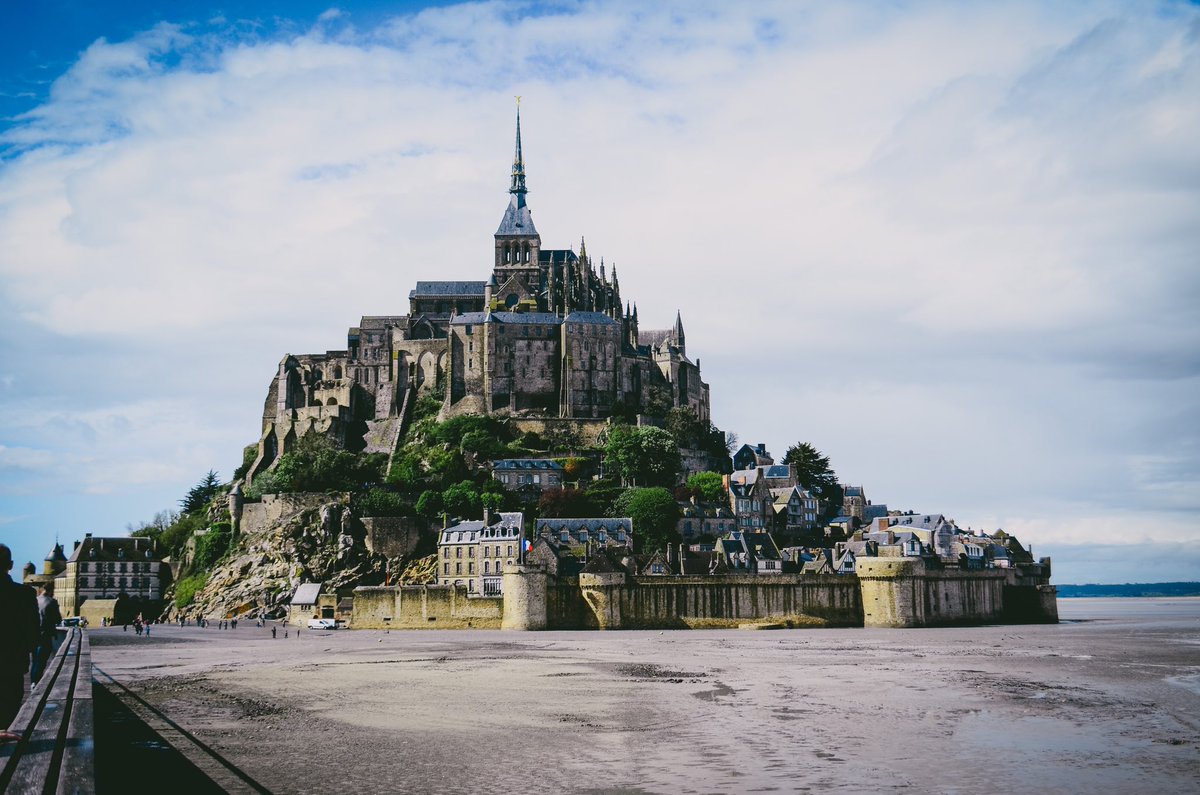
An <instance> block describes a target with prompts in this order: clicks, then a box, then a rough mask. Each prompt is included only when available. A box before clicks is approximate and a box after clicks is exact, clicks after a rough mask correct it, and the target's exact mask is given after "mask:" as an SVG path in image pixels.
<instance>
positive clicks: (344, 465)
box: [274, 433, 387, 491]
mask: <svg viewBox="0 0 1200 795" xmlns="http://www.w3.org/2000/svg"><path fill="white" fill-rule="evenodd" d="M386 465H387V456H379V455H365V456H364V455H358V454H356V453H351V452H350V451H348V450H343V449H341V448H340V447H338V446H337V445H336V444H335V443H334V442H333V441H331V440H330V439H329V437H327V436H324V435H322V434H319V433H306V434H304V435H303V436H301V437H300V440H299V441H298V442H297V443H296V446H295V447H294V448H292V449H291V450H290V451H288V452H286V453H284V454H283V455H282V456H280V458H279V464H277V465H276V467H275V470H274V474H275V483H276V487H277V488H279V489H280V490H282V491H361V490H362V489H363V488H364V487H367V486H369V485H370V484H373V483H378V482H379V480H380V478H381V477H382V475H383V468H384V467H385V466H386Z"/></svg>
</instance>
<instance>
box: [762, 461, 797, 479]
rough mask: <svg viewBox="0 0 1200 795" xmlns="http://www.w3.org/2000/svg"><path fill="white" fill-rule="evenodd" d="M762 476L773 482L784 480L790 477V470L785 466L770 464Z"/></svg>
mask: <svg viewBox="0 0 1200 795" xmlns="http://www.w3.org/2000/svg"><path fill="white" fill-rule="evenodd" d="M763 476H764V477H768V478H772V479H774V480H784V479H787V478H790V477H791V476H792V470H791V467H789V466H788V465H787V464H772V465H771V466H769V467H766V469H765V471H764V472H763Z"/></svg>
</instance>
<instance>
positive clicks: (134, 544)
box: [69, 535, 163, 562]
mask: <svg viewBox="0 0 1200 795" xmlns="http://www.w3.org/2000/svg"><path fill="white" fill-rule="evenodd" d="M147 550H149V551H150V554H149V555H148V556H147V555H146V552H147ZM161 550H162V548H161V547H159V546H158V544H156V543H155V542H153V541H152V540H151V539H148V538H140V537H124V538H100V537H96V536H91V535H88V536H85V537H84V539H83V541H81V542H80V544H79V546H77V547H75V549H74V550H73V551H72V552H71V557H70V558H69V560H70V561H72V562H78V561H81V560H101V561H115V560H130V561H133V560H138V561H147V560H149V561H161V560H162V559H163V554H162V553H161Z"/></svg>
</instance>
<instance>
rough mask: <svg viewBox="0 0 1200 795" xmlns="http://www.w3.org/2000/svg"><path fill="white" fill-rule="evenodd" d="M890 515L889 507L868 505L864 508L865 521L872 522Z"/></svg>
mask: <svg viewBox="0 0 1200 795" xmlns="http://www.w3.org/2000/svg"><path fill="white" fill-rule="evenodd" d="M887 515H888V507H887V506H886V505H868V506H866V507H865V508H863V520H864V521H867V522H872V521H874V520H876V519H878V518H879V517H881V516H887Z"/></svg>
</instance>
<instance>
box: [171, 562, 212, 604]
mask: <svg viewBox="0 0 1200 795" xmlns="http://www.w3.org/2000/svg"><path fill="white" fill-rule="evenodd" d="M206 584H208V572H206V571H202V572H200V573H199V574H193V575H192V576H191V577H184V578H183V579H182V580H180V581H179V582H177V583H175V606H176V607H178V608H180V609H183V608H185V607H187V606H188V605H190V604H191V603H192V602H193V601H195V599H196V592H197V591H200V590H203V588H204V586H205V585H206Z"/></svg>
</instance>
